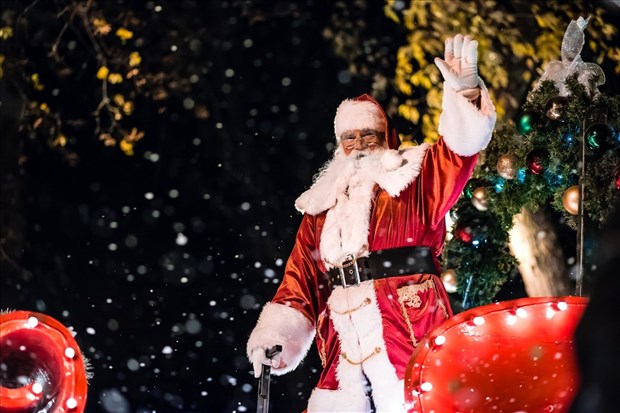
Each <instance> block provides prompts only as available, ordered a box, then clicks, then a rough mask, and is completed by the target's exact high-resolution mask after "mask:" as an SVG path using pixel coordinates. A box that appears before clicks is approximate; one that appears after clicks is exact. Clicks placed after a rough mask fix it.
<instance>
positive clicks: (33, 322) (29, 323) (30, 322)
mask: <svg viewBox="0 0 620 413" xmlns="http://www.w3.org/2000/svg"><path fill="white" fill-rule="evenodd" d="M26 325H27V326H28V327H30V328H35V327H36V326H37V325H39V319H38V318H36V317H28V321H26Z"/></svg>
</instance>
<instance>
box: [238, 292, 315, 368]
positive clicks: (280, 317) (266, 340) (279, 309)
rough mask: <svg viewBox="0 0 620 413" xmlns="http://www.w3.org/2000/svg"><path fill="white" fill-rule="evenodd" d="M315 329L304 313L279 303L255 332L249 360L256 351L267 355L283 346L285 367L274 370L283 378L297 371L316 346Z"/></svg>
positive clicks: (265, 314) (268, 309)
mask: <svg viewBox="0 0 620 413" xmlns="http://www.w3.org/2000/svg"><path fill="white" fill-rule="evenodd" d="M314 334H315V329H314V328H313V326H312V323H311V322H310V320H308V319H307V318H306V317H305V316H304V315H303V314H302V313H301V312H300V311H298V310H295V309H294V308H291V307H289V306H286V305H283V304H277V303H267V304H265V307H263V311H261V314H260V316H259V318H258V322H257V323H256V327H254V330H252V333H251V334H250V338H249V339H248V344H247V349H246V350H247V354H248V358H250V359H251V355H252V353H253V352H254V351H255V350H261V351H264V350H265V349H267V348H270V347H273V346H274V345H276V344H280V345H282V353H281V355H282V361H283V362H284V363H285V367H282V368H272V370H271V371H272V373H273V374H275V375H277V376H279V375H282V374H286V373H288V372H289V371H292V370H295V369H296V368H297V366H298V365H299V363H301V361H302V360H303V359H304V357H305V356H306V353H308V350H309V349H310V346H311V345H312V341H313V339H314Z"/></svg>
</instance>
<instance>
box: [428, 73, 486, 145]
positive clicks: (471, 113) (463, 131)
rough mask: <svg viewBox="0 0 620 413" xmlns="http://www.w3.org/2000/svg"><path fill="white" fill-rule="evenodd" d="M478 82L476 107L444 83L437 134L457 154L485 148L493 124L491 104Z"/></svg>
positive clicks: (484, 89)
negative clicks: (477, 104) (441, 109)
mask: <svg viewBox="0 0 620 413" xmlns="http://www.w3.org/2000/svg"><path fill="white" fill-rule="evenodd" d="M479 81H480V89H481V90H480V92H481V95H480V109H478V108H477V107H476V106H474V105H473V104H472V103H471V102H470V101H469V100H468V99H467V98H466V97H464V96H462V95H460V94H459V93H457V92H456V91H454V90H453V89H451V88H449V87H447V86H445V84H444V92H443V93H444V94H443V112H442V113H441V117H440V118H439V134H440V135H441V136H443V139H444V141H445V142H446V144H447V145H448V147H449V148H450V149H451V150H452V151H453V152H455V153H457V154H458V155H461V156H472V155H475V154H477V153H478V152H480V151H481V150H482V149H484V148H486V146H487V144H488V143H489V141H490V140H491V134H492V133H493V128H494V127H495V120H496V118H497V115H496V113H495V107H494V106H493V103H492V102H491V98H490V97H489V92H488V91H487V88H486V86H485V85H484V83H483V82H482V79H480V80H479Z"/></svg>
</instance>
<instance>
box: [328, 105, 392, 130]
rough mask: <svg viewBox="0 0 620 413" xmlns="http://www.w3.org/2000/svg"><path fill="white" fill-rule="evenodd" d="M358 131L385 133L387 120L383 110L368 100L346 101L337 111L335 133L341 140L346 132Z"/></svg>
mask: <svg viewBox="0 0 620 413" xmlns="http://www.w3.org/2000/svg"><path fill="white" fill-rule="evenodd" d="M358 129H375V130H378V131H383V130H384V129H385V120H384V118H383V114H382V112H381V109H380V108H378V107H377V105H375V104H374V103H373V102H369V101H367V100H353V99H347V100H344V101H343V102H342V103H341V104H340V106H338V109H337V110H336V117H335V118H334V132H335V133H336V137H337V138H339V137H340V135H342V134H343V133H344V132H347V131H351V130H358Z"/></svg>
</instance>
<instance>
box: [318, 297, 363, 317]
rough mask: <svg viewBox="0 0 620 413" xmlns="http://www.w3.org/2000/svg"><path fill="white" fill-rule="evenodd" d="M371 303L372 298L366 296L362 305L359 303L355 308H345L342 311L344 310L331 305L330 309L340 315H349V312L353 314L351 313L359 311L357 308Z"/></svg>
mask: <svg viewBox="0 0 620 413" xmlns="http://www.w3.org/2000/svg"><path fill="white" fill-rule="evenodd" d="M370 303H372V300H371V299H370V297H366V298H364V301H362V302H361V304H360V305H358V306H357V307H355V308H351V309H349V310H345V311H342V312H341V311H336V310H334V309H333V308H332V307H331V306H330V307H329V309H330V311H331V312H332V313H336V314H338V315H347V314H351V313H354V312H356V311H357V310H359V309H360V308H362V307H364V306H367V305H368V304H370Z"/></svg>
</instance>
